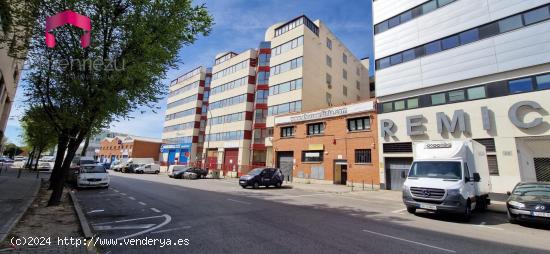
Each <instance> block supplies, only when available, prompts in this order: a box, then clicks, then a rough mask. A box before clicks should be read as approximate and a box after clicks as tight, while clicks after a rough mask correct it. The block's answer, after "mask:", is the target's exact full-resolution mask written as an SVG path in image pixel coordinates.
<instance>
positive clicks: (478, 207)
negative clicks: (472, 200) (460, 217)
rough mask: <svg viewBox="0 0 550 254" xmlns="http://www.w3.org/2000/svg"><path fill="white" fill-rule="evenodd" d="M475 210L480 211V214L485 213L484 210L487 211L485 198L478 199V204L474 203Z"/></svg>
mask: <svg viewBox="0 0 550 254" xmlns="http://www.w3.org/2000/svg"><path fill="white" fill-rule="evenodd" d="M476 210H477V211H480V212H485V210H487V198H486V197H481V198H480V199H479V201H478V203H476Z"/></svg>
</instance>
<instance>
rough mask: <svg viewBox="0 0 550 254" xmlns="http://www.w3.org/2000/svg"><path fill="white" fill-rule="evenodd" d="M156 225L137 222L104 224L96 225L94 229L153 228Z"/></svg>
mask: <svg viewBox="0 0 550 254" xmlns="http://www.w3.org/2000/svg"><path fill="white" fill-rule="evenodd" d="M155 225H156V224H136V225H121V226H110V225H104V226H94V230H97V231H104V230H126V229H144V228H151V227H153V226H155Z"/></svg>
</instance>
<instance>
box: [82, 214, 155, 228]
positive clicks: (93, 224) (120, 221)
mask: <svg viewBox="0 0 550 254" xmlns="http://www.w3.org/2000/svg"><path fill="white" fill-rule="evenodd" d="M160 217H164V215H157V216H150V217H143V218H135V219H127V220H117V221H110V222H101V223H92V226H96V225H107V224H113V223H122V222H128V221H136V220H147V219H154V218H160Z"/></svg>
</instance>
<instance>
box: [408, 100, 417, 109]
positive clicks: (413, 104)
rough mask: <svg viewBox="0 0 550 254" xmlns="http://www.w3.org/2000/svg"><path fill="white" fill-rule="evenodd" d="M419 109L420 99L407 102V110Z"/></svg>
mask: <svg viewBox="0 0 550 254" xmlns="http://www.w3.org/2000/svg"><path fill="white" fill-rule="evenodd" d="M413 108H418V98H413V99H408V100H407V109H413Z"/></svg>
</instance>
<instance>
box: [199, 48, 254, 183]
mask: <svg viewBox="0 0 550 254" xmlns="http://www.w3.org/2000/svg"><path fill="white" fill-rule="evenodd" d="M256 66H257V51H256V50H254V49H249V50H246V51H244V52H242V53H240V54H237V53H234V52H225V53H220V54H218V55H217V56H216V59H215V61H214V66H213V67H212V82H211V84H210V96H209V103H208V113H207V119H208V121H207V125H206V129H205V139H204V153H205V154H206V161H205V163H206V167H208V168H209V169H211V170H214V169H215V170H221V172H222V174H223V175H236V174H237V173H236V172H237V171H238V170H240V168H241V167H242V166H243V165H248V164H249V161H250V153H251V151H250V150H251V137H252V120H253V112H254V93H255V85H256Z"/></svg>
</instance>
